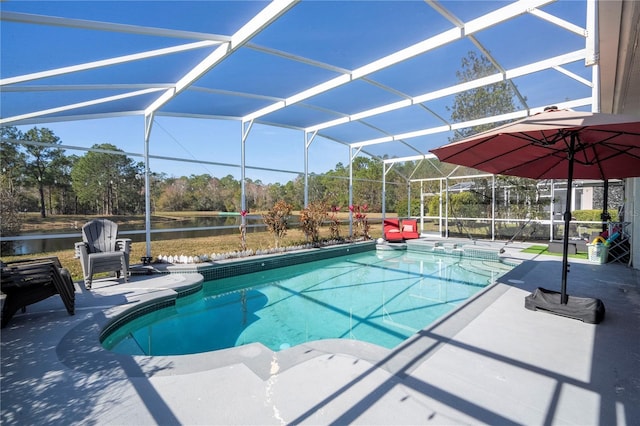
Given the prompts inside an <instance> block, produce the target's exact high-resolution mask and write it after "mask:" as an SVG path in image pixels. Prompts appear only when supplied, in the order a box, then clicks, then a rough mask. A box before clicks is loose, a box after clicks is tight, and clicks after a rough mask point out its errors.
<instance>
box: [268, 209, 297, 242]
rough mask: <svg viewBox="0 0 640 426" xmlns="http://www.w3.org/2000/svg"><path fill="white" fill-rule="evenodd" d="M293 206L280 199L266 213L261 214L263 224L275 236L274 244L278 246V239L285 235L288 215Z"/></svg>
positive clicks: (287, 227) (287, 226)
mask: <svg viewBox="0 0 640 426" xmlns="http://www.w3.org/2000/svg"><path fill="white" fill-rule="evenodd" d="M292 209H293V206H292V205H291V204H289V203H287V202H286V201H284V200H280V201H278V202H277V203H275V204H274V206H273V207H272V208H271V210H269V211H268V212H267V213H265V214H263V215H262V220H263V221H264V224H265V225H267V229H268V230H269V232H271V233H272V234H273V236H274V237H275V246H276V248H277V247H280V239H281V238H282V237H284V236H285V235H287V229H289V216H290V215H291V210H292Z"/></svg>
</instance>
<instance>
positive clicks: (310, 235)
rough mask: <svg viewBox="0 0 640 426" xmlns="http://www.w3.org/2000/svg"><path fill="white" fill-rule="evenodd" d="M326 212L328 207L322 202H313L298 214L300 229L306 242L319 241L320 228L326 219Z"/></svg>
mask: <svg viewBox="0 0 640 426" xmlns="http://www.w3.org/2000/svg"><path fill="white" fill-rule="evenodd" d="M327 210H328V206H327V203H325V202H324V201H313V202H311V203H309V205H308V206H307V207H306V208H305V209H303V210H302V211H301V212H300V228H301V229H302V232H304V235H305V236H306V237H307V241H308V240H311V241H312V242H314V243H317V242H318V241H320V226H322V223H323V222H324V221H325V220H326V219H327V216H328V213H327Z"/></svg>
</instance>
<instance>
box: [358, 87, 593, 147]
mask: <svg viewBox="0 0 640 426" xmlns="http://www.w3.org/2000/svg"><path fill="white" fill-rule="evenodd" d="M586 105H591V98H581V99H576V100H574V101H568V102H561V103H557V104H556V106H557V107H558V108H576V107H580V106H586ZM547 106H548V105H545V106H540V107H536V108H530V109H529V110H520V111H514V112H510V113H506V114H500V115H495V116H493V117H485V118H480V119H477V120H470V121H464V122H460V123H456V124H451V125H448V126H438V127H432V128H428V129H422V130H416V131H413V132H408V133H401V134H398V135H392V136H384V137H382V138H376V139H370V140H366V141H360V142H354V143H352V144H351V146H352V147H364V146H370V145H377V144H381V143H387V142H394V141H399V140H401V139H410V138H415V137H418V136H426V135H431V134H435V133H443V132H448V131H451V130H458V129H464V128H467V127H474V126H480V125H482V124H491V123H497V122H500V121H507V120H515V119H518V118H524V117H527V116H529V115H533V114H536V113H538V112H542V111H544V108H545V107H547Z"/></svg>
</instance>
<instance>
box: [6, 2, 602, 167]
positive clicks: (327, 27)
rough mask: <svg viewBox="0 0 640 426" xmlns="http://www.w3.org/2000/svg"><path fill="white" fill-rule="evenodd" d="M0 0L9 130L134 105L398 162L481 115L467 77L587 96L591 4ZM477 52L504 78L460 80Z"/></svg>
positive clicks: (528, 96) (575, 98)
mask: <svg viewBox="0 0 640 426" xmlns="http://www.w3.org/2000/svg"><path fill="white" fill-rule="evenodd" d="M0 7H1V8H2V27H1V31H2V33H1V35H2V46H1V47H2V53H1V55H2V57H1V60H2V66H1V68H0V70H1V71H0V72H1V76H0V77H1V89H2V92H1V94H0V102H1V117H0V120H1V123H2V124H3V125H20V124H32V123H46V122H53V121H66V120H76V119H86V118H99V117H110V116H115V115H132V114H135V115H141V116H142V115H145V114H146V115H148V116H162V115H172V116H178V117H201V118H202V117H204V118H207V117H210V118H225V119H233V120H242V121H250V120H255V122H258V123H265V124H273V125H277V126H284V127H289V128H293V129H300V130H304V131H306V132H309V133H313V132H317V136H320V137H323V138H327V139H330V140H334V141H337V142H341V143H344V144H349V145H353V146H354V147H363V149H364V151H365V152H367V153H370V154H372V155H377V156H388V157H402V158H404V157H411V156H416V155H425V154H427V153H428V150H429V149H431V148H434V147H436V146H439V145H442V144H443V143H446V142H447V138H448V137H450V136H451V135H452V134H453V133H452V132H453V131H454V130H455V129H456V128H461V127H468V126H469V125H470V124H473V123H456V122H453V121H452V120H451V112H450V108H451V106H452V104H453V99H454V97H455V95H456V94H459V93H463V92H464V91H465V90H467V89H469V88H473V87H477V86H481V85H484V84H489V83H492V82H495V81H500V80H503V79H506V80H509V81H511V82H512V83H513V85H514V87H515V88H516V89H517V92H518V93H519V95H520V96H519V97H518V99H516V111H515V112H516V113H517V114H516V116H524V115H526V114H527V113H531V112H535V111H536V110H540V109H542V108H544V107H545V106H547V105H558V106H567V107H573V108H578V109H579V108H590V106H591V103H592V100H591V96H592V87H591V79H592V78H591V75H592V70H591V68H590V67H588V66H586V65H585V60H586V59H589V55H590V50H589V48H588V46H589V43H588V38H587V32H586V28H587V5H586V2H585V1H558V2H553V1H548V0H531V1H516V2H504V1H442V2H436V1H426V2H423V1H302V2H292V1H276V2H273V3H265V2H252V1H231V2H224V1H193V2H187V1H158V2H146V1H124V2H114V1H106V2H100V1H95V2H94V1H91V2H66V1H46V2H37V1H26V2H3V3H2V4H1V5H0ZM469 51H474V52H476V53H478V54H481V53H483V54H485V55H487V56H489V57H490V59H491V60H492V61H493V62H494V64H495V73H494V74H492V76H488V78H487V79H484V80H477V81H473V82H470V83H467V85H460V82H459V81H458V79H457V77H456V71H458V70H459V69H460V64H461V60H462V58H464V57H465V56H466V55H467V53H468V52H469ZM591 53H592V52H591ZM514 118H515V116H514ZM492 120H493V121H496V120H497V118H495V119H494V118H492V117H489V118H488V121H489V122H490V121H492Z"/></svg>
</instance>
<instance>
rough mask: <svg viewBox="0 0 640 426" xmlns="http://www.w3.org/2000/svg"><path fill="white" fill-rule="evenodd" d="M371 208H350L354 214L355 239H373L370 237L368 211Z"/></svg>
mask: <svg viewBox="0 0 640 426" xmlns="http://www.w3.org/2000/svg"><path fill="white" fill-rule="evenodd" d="M368 208H369V206H367V205H366V204H363V205H361V206H349V210H350V211H351V213H353V237H354V238H358V237H364V238H365V239H369V238H371V237H370V236H369V221H368V219H367V209H368Z"/></svg>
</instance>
